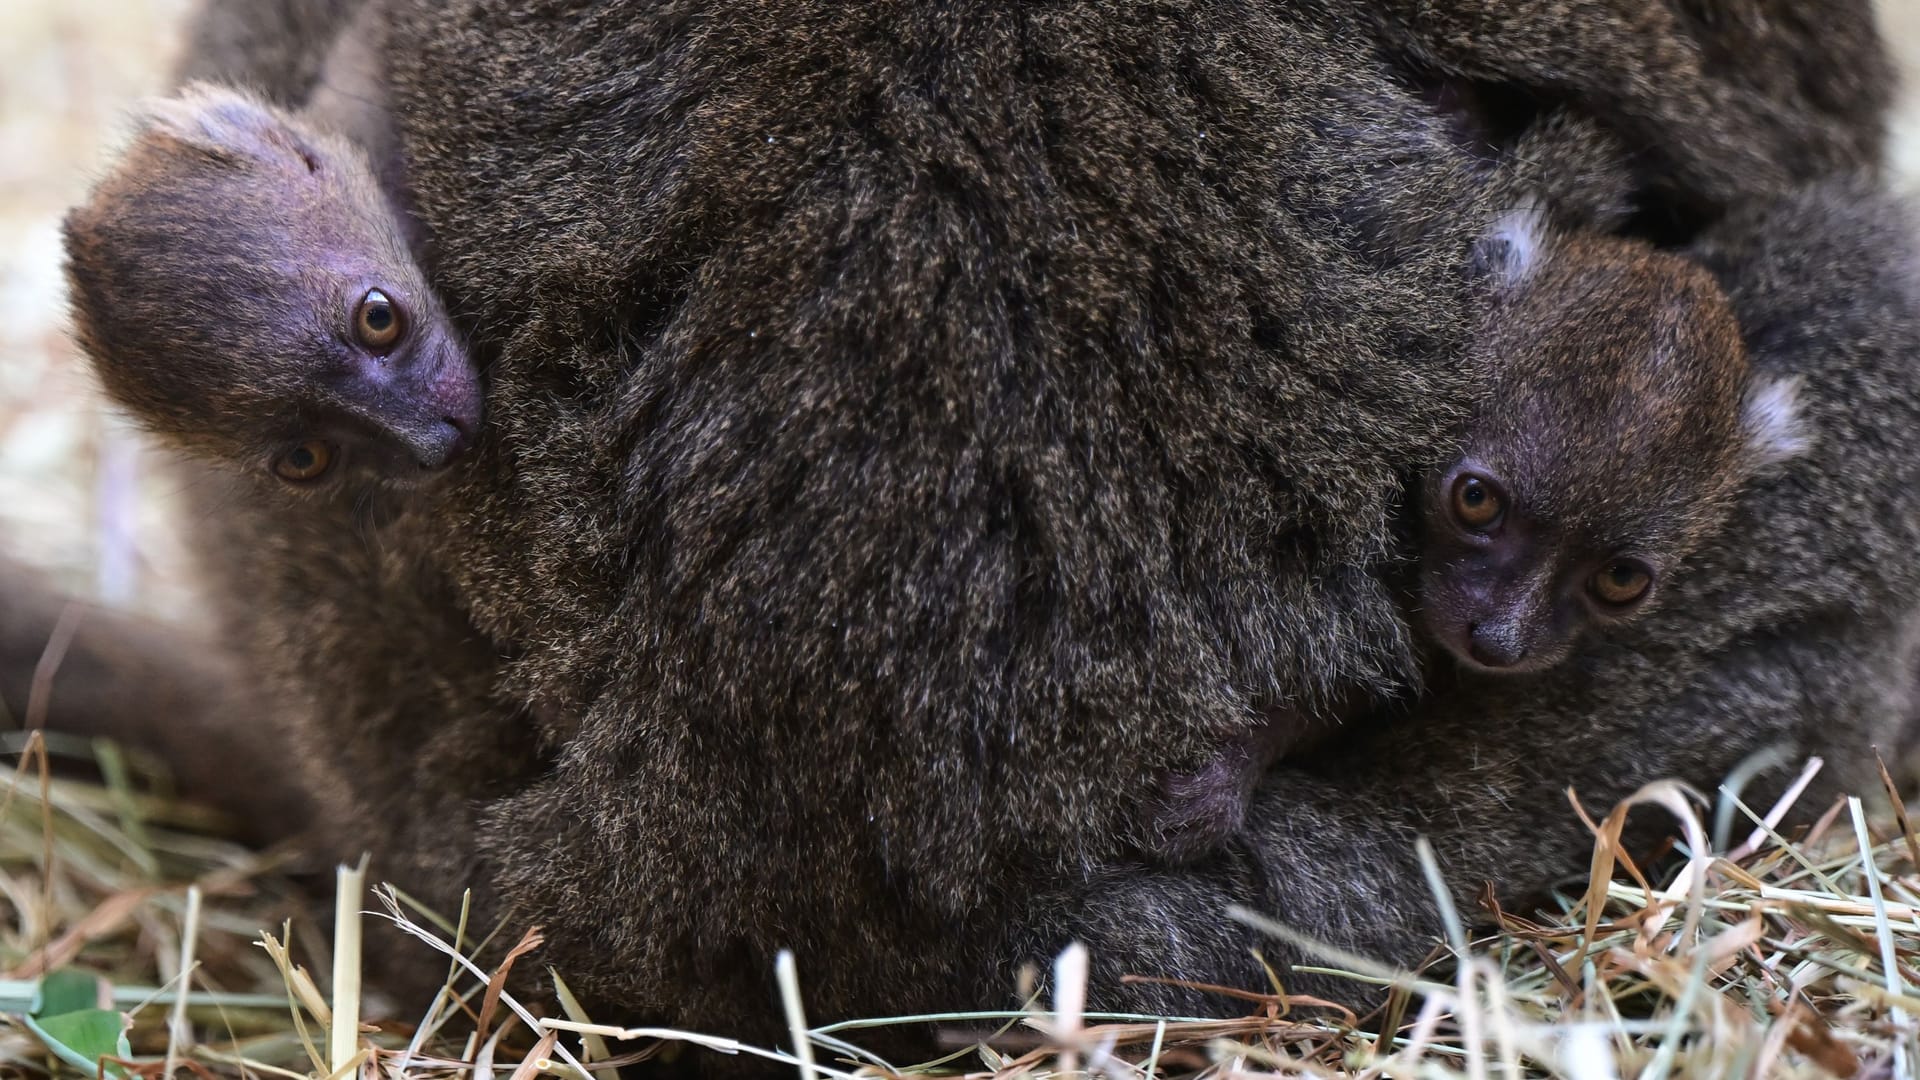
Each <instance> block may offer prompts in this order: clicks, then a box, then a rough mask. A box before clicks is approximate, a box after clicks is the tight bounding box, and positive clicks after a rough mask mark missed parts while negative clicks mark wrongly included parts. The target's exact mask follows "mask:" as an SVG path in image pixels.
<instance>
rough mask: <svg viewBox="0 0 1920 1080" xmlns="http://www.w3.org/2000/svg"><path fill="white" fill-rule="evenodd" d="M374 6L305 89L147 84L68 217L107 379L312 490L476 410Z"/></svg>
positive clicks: (87, 333) (90, 331)
mask: <svg viewBox="0 0 1920 1080" xmlns="http://www.w3.org/2000/svg"><path fill="white" fill-rule="evenodd" d="M366 6H367V8H368V9H369V13H368V14H366V15H363V16H362V17H361V18H360V19H358V20H356V21H357V23H359V24H360V25H357V26H356V27H355V28H354V30H353V31H351V32H347V33H343V34H342V35H341V39H340V44H339V45H338V46H337V47H336V48H335V50H334V53H333V55H332V56H330V57H329V60H328V62H327V65H326V68H325V70H324V72H323V74H322V78H321V82H320V86H319V88H318V89H317V90H316V92H315V93H314V95H313V98H312V100H311V102H310V103H309V104H308V106H307V107H306V108H305V109H303V110H301V111H300V112H298V113H294V112H289V111H287V110H285V109H281V108H278V107H276V106H273V105H270V104H268V103H267V102H265V101H263V100H261V99H259V98H257V97H255V96H252V95H250V94H247V93H245V92H242V91H239V90H236V89H232V88H229V87H222V86H214V85H207V84H195V85H192V86H189V87H187V88H186V89H184V90H183V91H182V92H181V93H179V94H178V95H177V96H174V97H171V98H167V99H163V100H160V101H157V102H154V103H152V104H150V105H149V106H148V107H147V108H146V109H145V110H144V112H143V114H142V115H141V117H140V119H139V122H138V127H137V130H136V132H135V135H134V138H133V140H132V143H131V145H130V146H129V147H128V149H127V150H126V152H125V154H124V155H123V156H122V157H121V158H120V160H119V161H118V162H117V164H116V165H115V166H114V167H113V169H112V170H111V171H110V172H109V173H108V174H107V175H106V176H105V177H104V178H103V179H102V180H101V181H100V182H99V183H98V184H97V185H96V186H95V187H94V189H93V191H92V193H91V195H90V196H89V198H88V199H87V201H86V202H85V203H84V204H83V205H81V206H79V207H78V208H76V209H75V210H74V211H72V213H71V214H70V215H69V216H68V218H67V221H66V231H67V238H68V251H69V253H70V257H69V262H68V278H69V282H70V285H71V291H72V297H73V314H74V323H75V328H76V333H77V337H78V340H79V342H80V345H81V347H82V349H83V351H84V352H85V353H86V355H87V356H88V358H89V359H90V360H91V362H92V364H93V367H94V370H95V371H96V372H97V373H98V375H99V378H100V380H101V382H102V384H103V385H104V386H105V388H106V391H107V394H108V395H109V397H111V398H112V399H113V401H114V402H116V403H117V404H119V405H120V406H121V407H123V408H125V409H126V410H127V411H128V412H130V413H131V414H133V416H134V418H135V419H136V420H138V421H139V422H140V423H141V424H142V425H143V426H145V427H146V428H148V429H149V430H151V431H152V432H154V433H155V434H156V435H157V436H158V437H160V438H161V439H162V440H163V441H165V442H167V443H169V444H171V445H173V446H175V447H176V448H178V449H181V450H184V451H186V452H188V453H189V454H192V455H195V456H198V457H200V458H202V459H205V460H211V461H215V462H218V463H223V464H227V465H231V466H238V467H240V468H242V469H246V470H264V472H265V474H267V475H270V476H272V477H275V478H277V480H278V482H279V484H280V485H282V486H284V487H287V488H289V489H295V490H300V491H307V492H313V491H324V490H329V489H333V490H338V489H341V488H343V487H347V486H349V485H351V487H352V489H356V490H357V489H358V488H359V487H361V486H363V485H364V482H366V481H373V482H377V483H381V484H385V485H388V486H399V487H408V486H412V485H415V484H418V483H419V482H421V481H422V480H424V479H426V478H428V477H430V476H432V475H433V474H435V473H436V472H438V471H439V470H441V469H443V468H444V467H446V466H447V465H448V464H449V463H450V462H452V461H453V460H454V459H455V458H456V457H457V456H458V455H459V454H460V453H461V452H462V451H463V450H465V449H466V448H467V447H469V446H470V445H471V444H472V442H473V440H474V438H475V435H476V433H477V432H478V430H479V426H480V423H481V418H482V398H481V385H480V379H479V375H478V373H477V372H476V371H475V369H474V365H473V364H472V362H471V361H470V360H469V358H468V355H467V352H466V349H465V348H464V346H463V345H462V342H461V340H460V337H459V335H458V334H457V333H456V332H455V331H454V329H453V327H452V326H451V325H450V323H449V321H448V318H447V315H446V312H445V311H444V310H443V309H442V307H441V304H440V301H439V300H438V299H437V298H436V297H435V295H434V293H433V290H432V289H431V288H430V287H429V286H428V284H427V280H426V276H425V274H424V273H423V272H422V270H421V268H420V266H419V265H418V263H417V261H416V257H415V253H416V251H417V249H418V247H419V246H420V238H419V236H418V228H417V226H416V225H415V223H414V221H413V219H412V217H411V215H410V214H409V213H408V211H407V209H406V207H405V203H404V194H403V191H402V187H401V184H400V181H399V173H400V169H399V159H398V154H397V153H396V151H395V148H394V145H393V135H392V132H391V130H390V128H389V126H388V119H387V115H386V111H385V107H384V98H383V95H382V94H381V93H380V88H381V86H382V84H383V82H384V79H383V76H382V74H381V71H380V69H379V67H378V56H379V55H380V52H381V46H380V44H379V30H380V27H379V26H378V24H377V17H376V16H374V15H372V14H371V9H373V8H375V7H377V5H371V4H370V5H366Z"/></svg>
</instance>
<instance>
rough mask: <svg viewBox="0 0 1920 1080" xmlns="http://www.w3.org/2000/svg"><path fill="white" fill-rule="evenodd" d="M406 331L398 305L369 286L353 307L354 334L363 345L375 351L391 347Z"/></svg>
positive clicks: (404, 320) (404, 321) (405, 324)
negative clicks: (365, 293)
mask: <svg viewBox="0 0 1920 1080" xmlns="http://www.w3.org/2000/svg"><path fill="white" fill-rule="evenodd" d="M406 330H407V320H406V316H404V315H402V314H401V313H400V305H399V304H396V303H394V301H393V298H392V297H390V296H388V295H387V294H386V293H383V292H381V291H380V290H379V289H368V290H367V295H365V296H363V297H361V298H360V303H358V304H356V305H355V306H354V309H353V337H354V340H356V341H358V342H359V343H360V344H361V345H362V346H363V347H365V348H368V349H371V350H373V351H374V352H384V351H386V350H388V349H391V348H393V347H394V345H395V344H397V343H398V342H399V341H400V335H401V334H404V333H406Z"/></svg>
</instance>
